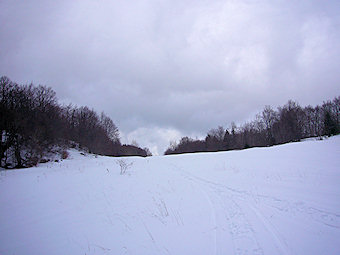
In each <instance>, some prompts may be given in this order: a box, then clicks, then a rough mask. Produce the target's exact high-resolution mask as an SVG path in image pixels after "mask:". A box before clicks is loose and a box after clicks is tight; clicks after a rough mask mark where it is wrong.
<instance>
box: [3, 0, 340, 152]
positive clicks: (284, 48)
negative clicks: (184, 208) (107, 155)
mask: <svg viewBox="0 0 340 255" xmlns="http://www.w3.org/2000/svg"><path fill="white" fill-rule="evenodd" d="M0 9H1V10H0V23H1V24H2V26H1V27H0V39H1V48H2V50H1V51H0V73H1V75H7V76H9V77H10V78H11V79H12V80H14V81H17V82H31V81H32V82H34V83H41V84H46V85H49V86H52V87H53V88H54V89H55V90H56V92H57V94H58V96H59V98H60V99H61V101H63V102H66V103H67V102H73V103H75V104H78V105H88V106H90V107H94V108H95V109H97V110H98V111H102V110H103V111H105V112H106V113H108V114H109V115H110V116H111V117H112V118H113V119H114V121H115V122H116V124H117V125H118V126H119V128H120V129H121V131H122V134H123V136H124V139H126V140H129V139H130V140H131V139H132V137H133V136H136V137H135V139H133V140H137V141H139V140H141V141H143V142H140V145H141V146H150V147H152V148H154V150H156V148H157V149H158V150H163V149H164V148H165V145H164V144H165V141H167V142H169V141H170V140H173V139H177V137H178V134H181V135H197V136H202V135H203V134H204V133H205V132H207V130H208V129H209V128H212V127H216V126H217V125H225V126H227V125H228V124H229V123H230V122H231V121H236V122H239V123H242V122H244V121H245V120H247V119H249V118H251V117H253V114H254V113H255V112H257V111H259V110H261V109H262V108H263V106H264V105H266V104H270V105H273V106H277V105H282V104H284V103H285V102H286V101H287V100H288V99H296V100H298V101H299V102H300V103H301V104H304V105H305V104H318V103H321V102H322V101H323V100H326V99H330V98H332V97H334V96H336V95H338V94H339V92H340V90H339V85H338V82H339V78H340V77H339V76H340V74H339V72H338V70H337V66H338V63H339V60H340V47H339V46H338V45H340V32H339V31H338V27H339V25H340V24H339V23H340V18H339V16H338V14H337V11H338V10H339V9H340V6H339V1H327V2H320V1H307V0H303V1H299V2H290V1H269V0H268V1H266V0H263V1H255V0H254V1H251V0H244V1H231V0H230V1H204V0H202V1H134V2H128V1H105V0H103V1H91V0H84V1H57V2H56V1H38V0H36V1H29V2H28V1H2V2H1V3H0ZM169 130H170V131H169ZM162 132H163V133H162ZM157 137H159V142H157ZM161 141H162V142H161ZM142 143H143V144H142ZM160 144H161V145H160ZM160 152H161V151H160Z"/></svg>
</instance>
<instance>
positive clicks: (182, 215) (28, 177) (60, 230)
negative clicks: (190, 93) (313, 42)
mask: <svg viewBox="0 0 340 255" xmlns="http://www.w3.org/2000/svg"><path fill="white" fill-rule="evenodd" d="M70 155H71V156H70V159H67V160H64V161H62V162H59V163H56V162H53V163H46V164H41V165H39V166H38V167H35V168H30V169H21V170H9V171H4V170H2V171H1V172H0V173H1V175H0V205H1V207H0V208H1V209H0V254H2V255H13V254H15V255H19V254H25V255H26V254H32V255H37V254H49V255H51V254H58V255H59V254H82V255H84V254H87V255H90V254H114V255H116V254H147V255H149V254H150V255H152V254H167V255H168V254H173V255H180V254H183V255H184V254H185V255H188V254H195V255H197V254H202V255H209V254H214V255H215V254H238V255H241V254H242V255H243V254H256V255H260V254H261V255H262V254H268V255H276V254H282V255H288V254H296V255H301V254H308V255H312V254H318V255H319V254H340V136H336V137H332V138H329V139H326V140H323V141H313V140H307V141H304V142H300V143H291V144H285V145H280V146H275V147H268V148H252V149H247V150H242V151H229V152H218V153H198V154H186V155H173V156H157V157H150V158H138V157H131V158H120V159H123V160H124V161H125V163H126V164H127V165H129V164H131V165H130V166H129V167H128V168H127V170H126V173H125V174H123V175H121V174H120V166H119V164H117V160H118V159H117V158H113V157H101V156H98V157H95V156H94V155H89V154H87V155H81V154H80V152H78V151H70Z"/></svg>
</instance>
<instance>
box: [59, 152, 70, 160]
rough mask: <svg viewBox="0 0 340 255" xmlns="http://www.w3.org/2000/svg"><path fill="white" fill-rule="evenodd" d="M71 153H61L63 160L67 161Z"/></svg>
mask: <svg viewBox="0 0 340 255" xmlns="http://www.w3.org/2000/svg"><path fill="white" fill-rule="evenodd" d="M69 155H70V154H69V153H68V151H62V153H61V158H62V159H67V158H68V157H69Z"/></svg>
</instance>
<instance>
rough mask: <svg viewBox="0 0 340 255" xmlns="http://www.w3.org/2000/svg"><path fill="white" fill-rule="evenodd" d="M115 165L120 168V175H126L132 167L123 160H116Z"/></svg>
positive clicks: (131, 163)
mask: <svg viewBox="0 0 340 255" xmlns="http://www.w3.org/2000/svg"><path fill="white" fill-rule="evenodd" d="M116 163H117V164H118V165H119V166H120V174H121V175H123V174H125V173H126V171H127V170H128V168H130V167H131V166H132V165H133V162H130V163H128V162H127V161H126V160H125V159H118V160H116Z"/></svg>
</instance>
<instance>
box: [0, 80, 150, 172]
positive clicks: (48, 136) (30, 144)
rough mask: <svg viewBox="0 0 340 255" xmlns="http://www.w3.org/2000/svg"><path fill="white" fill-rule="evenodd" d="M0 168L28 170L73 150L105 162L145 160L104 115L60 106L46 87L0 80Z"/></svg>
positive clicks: (53, 92)
mask: <svg viewBox="0 0 340 255" xmlns="http://www.w3.org/2000/svg"><path fill="white" fill-rule="evenodd" d="M0 138H1V139H0V167H6V168H8V167H16V168H20V167H29V166H33V165H36V164H37V163H38V162H40V161H42V160H46V159H45V158H46V156H47V155H48V153H51V152H53V151H55V150H57V151H58V150H60V148H68V147H75V146H79V147H80V148H82V149H86V150H88V151H89V152H91V153H95V154H100V155H108V156H149V155H151V153H150V151H149V150H148V149H147V148H144V149H142V148H139V147H138V146H136V145H128V144H121V142H120V138H119V130H118V128H117V126H116V125H115V124H114V122H113V121H112V120H111V119H110V118H109V117H108V116H107V115H105V114H104V113H101V114H100V115H99V114H97V113H96V112H95V111H94V110H93V109H89V108H88V107H86V106H83V107H77V106H72V105H68V106H63V105H60V104H59V103H58V100H57V97H56V93H55V91H53V90H52V89H51V88H49V87H46V86H41V85H39V86H35V85H33V84H29V85H26V84H24V85H20V84H17V83H15V82H12V81H11V80H10V79H9V78H7V77H5V76H3V77H1V78H0Z"/></svg>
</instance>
